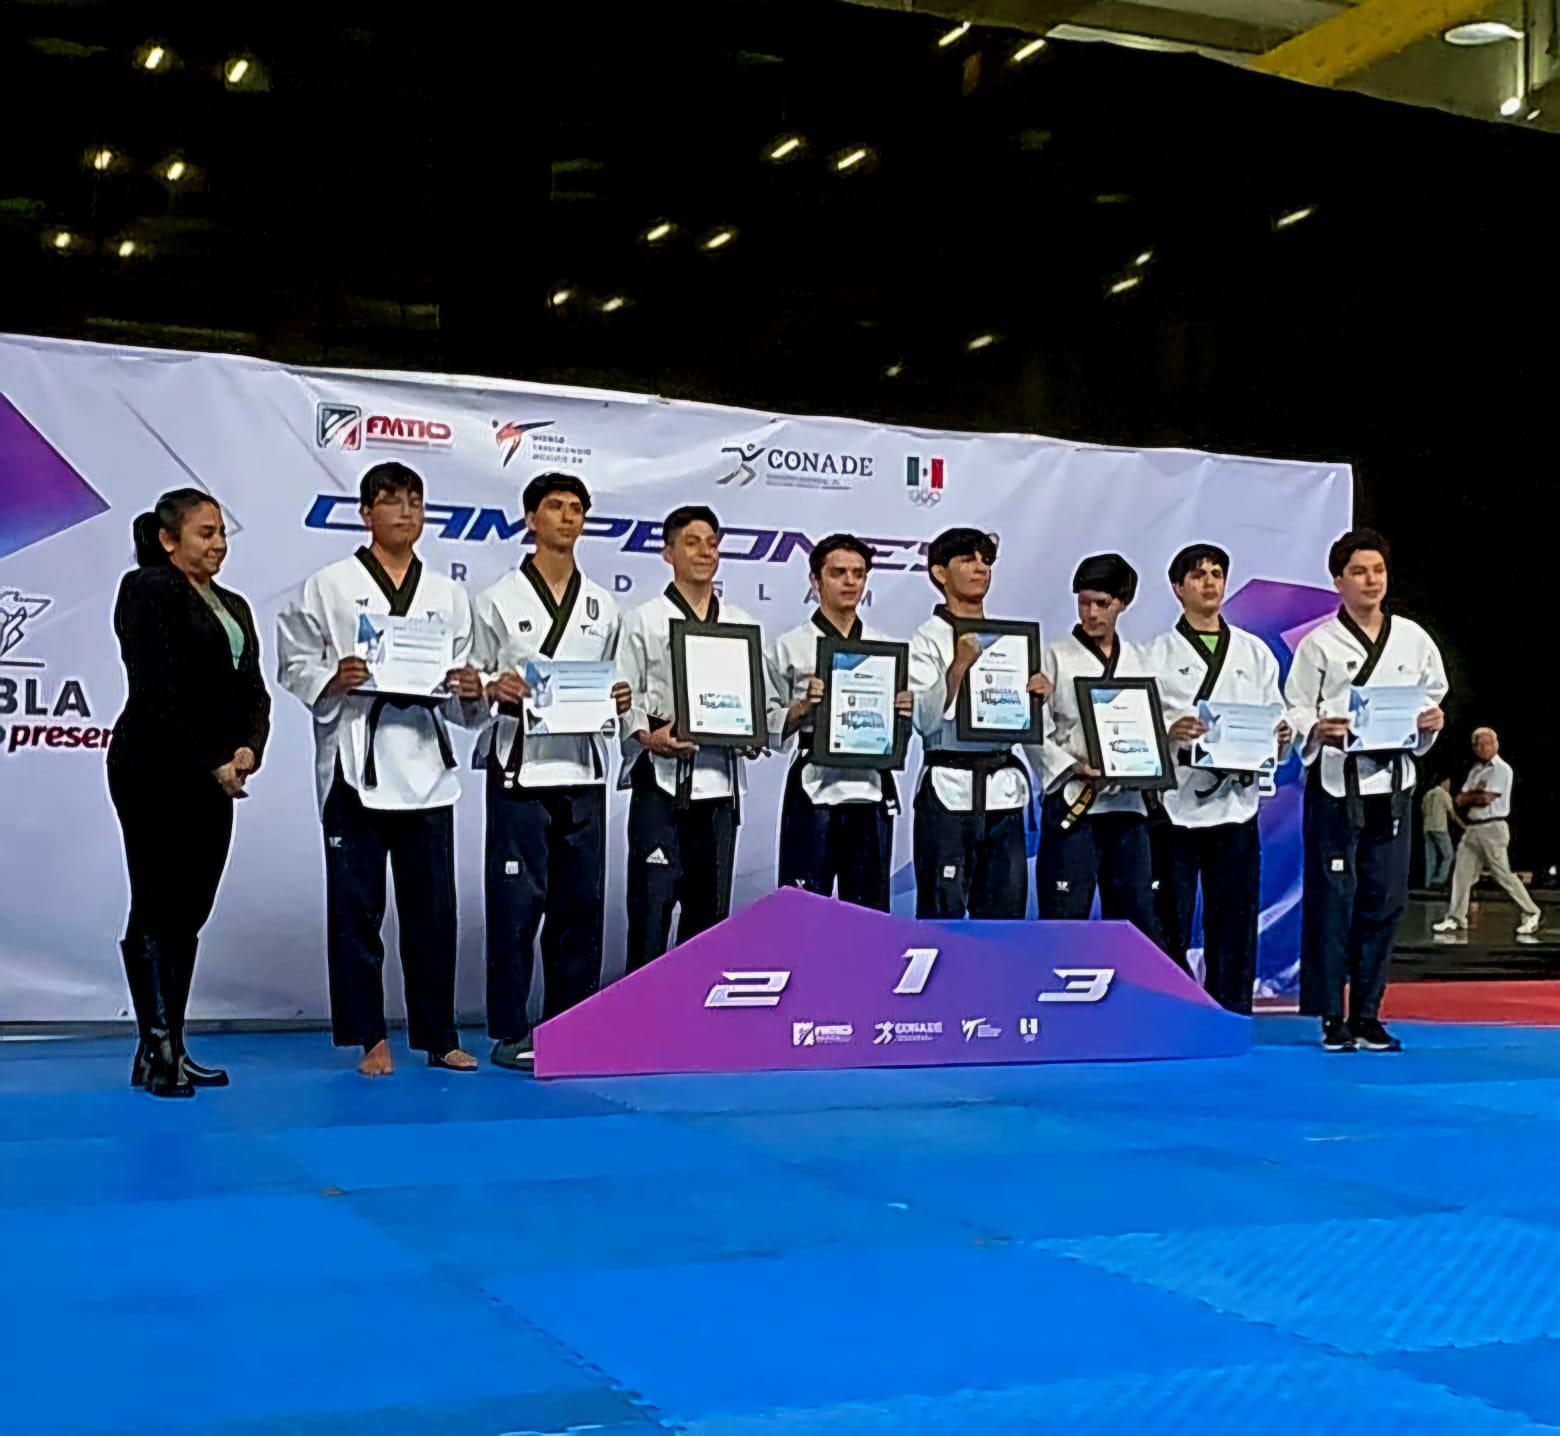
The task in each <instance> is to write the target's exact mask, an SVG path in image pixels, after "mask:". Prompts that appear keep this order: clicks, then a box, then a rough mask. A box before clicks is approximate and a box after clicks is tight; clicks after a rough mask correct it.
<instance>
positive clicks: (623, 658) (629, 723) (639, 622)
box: [617, 609, 650, 763]
mask: <svg viewBox="0 0 1560 1436" xmlns="http://www.w3.org/2000/svg"><path fill="white" fill-rule="evenodd" d="M617 666H618V677H619V678H621V679H622V680H623V682H624V683H626V684H628V687H629V691H630V693H631V694H632V696H631V697H630V699H629V707H628V712H626V713H625V714H624V715H623V717H622V721H621V724H620V727H619V742H620V746H621V749H622V753H623V759H624V761H625V762H626V763H632V762H633V761H634V760H635V759H637V758H638V757H639V755H640V754H641V753H642V752H643V751H644V750H643V749H642V748H641V747H640V746H639V743H638V741H637V740H636V739H635V737H634V734H636V733H639V732H648V731H649V729H650V698H649V686H648V685H649V673H650V655H649V653H648V651H647V650H646V648H645V634H644V620H643V619H642V618H641V617H640V616H639V610H638V609H635V610H634V612H633V613H631V614H629V615H628V617H627V618H625V619H624V620H623V626H622V630H621V635H620V637H619V640H618V652H617Z"/></svg>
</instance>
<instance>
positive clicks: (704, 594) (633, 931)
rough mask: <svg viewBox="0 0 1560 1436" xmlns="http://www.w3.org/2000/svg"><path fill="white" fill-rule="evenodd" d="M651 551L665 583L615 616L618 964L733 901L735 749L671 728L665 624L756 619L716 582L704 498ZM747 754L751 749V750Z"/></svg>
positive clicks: (738, 778)
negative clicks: (622, 953) (620, 791)
mask: <svg viewBox="0 0 1560 1436" xmlns="http://www.w3.org/2000/svg"><path fill="white" fill-rule="evenodd" d="M662 536H663V543H664V547H663V548H662V550H661V556H662V557H663V558H664V559H665V560H666V562H667V564H668V565H669V566H670V568H671V570H672V581H671V582H670V583H669V584H667V586H666V589H665V591H664V592H662V593H661V594H659V595H657V596H656V597H655V598H652V599H651V600H650V601H649V602H648V603H643V604H641V605H640V606H639V607H638V608H636V609H634V610H633V611H632V612H630V613H629V614H628V615H627V616H626V617H625V618H624V619H623V636H622V639H621V641H620V642H619V645H618V670H619V672H620V673H621V674H622V675H623V678H624V681H625V682H627V684H628V687H629V691H630V694H631V697H630V700H629V701H630V707H629V711H628V712H627V714H626V715H625V716H624V719H623V770H622V774H621V776H620V777H619V779H618V786H619V787H628V788H630V789H631V790H632V796H631V797H630V799H629V804H628V962H627V968H628V971H630V972H632V971H634V970H635V969H636V968H640V967H643V966H644V965H645V964H646V963H647V962H651V961H653V960H654V959H655V958H657V957H660V956H661V954H662V953H663V952H665V951H666V949H667V947H668V945H669V939H670V936H671V928H672V914H673V911H674V910H677V911H678V919H677V940H678V942H687V940H688V939H689V938H691V937H694V936H696V935H697V934H699V933H701V932H703V931H705V929H707V928H710V927H713V926H714V925H715V924H716V923H718V922H720V921H722V920H723V919H724V918H725V917H726V916H727V914H728V913H730V911H731V878H732V867H733V863H734V861H735V858H736V848H737V826H738V823H739V821H740V812H739V807H738V805H739V803H740V802H741V794H742V787H743V782H744V775H743V772H742V766H743V763H744V761H745V758H744V757H743V756H741V755H739V754H738V752H737V750H736V749H734V748H725V747H716V746H713V745H711V746H708V747H703V748H701V747H700V746H699V745H698V744H696V743H690V742H688V741H687V740H686V739H684V738H683V737H681V736H680V735H678V734H677V733H676V732H674V731H673V727H672V722H673V715H674V713H675V706H674V703H673V697H672V625H673V624H674V623H682V622H684V621H686V620H691V621H693V622H695V623H744V624H753V625H754V626H755V627H756V626H757V620H755V619H753V618H752V617H750V616H749V615H748V614H747V613H745V612H744V611H743V610H742V609H740V608H738V607H737V605H736V604H734V603H723V602H722V601H721V598H720V595H719V594H717V593H716V592H715V575H716V573H717V572H718V570H719V568H720V520H719V519H718V518H716V517H715V514H714V511H713V510H711V509H709V508H706V507H705V506H704V505H703V504H687V505H684V506H683V507H682V508H678V509H673V510H672V512H671V513H670V514H668V515H667V517H666V522H665V523H664V524H663V525H662ZM755 756H756V754H755Z"/></svg>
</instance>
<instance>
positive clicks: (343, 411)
mask: <svg viewBox="0 0 1560 1436" xmlns="http://www.w3.org/2000/svg"><path fill="white" fill-rule="evenodd" d="M314 442H315V443H316V444H317V445H318V446H319V447H320V448H322V449H340V450H342V451H344V452H348V453H355V452H356V451H357V450H359V449H361V448H363V447H364V446H365V445H367V446H369V447H380V446H383V447H387V448H408V447H410V448H423V449H426V448H449V447H450V446H451V445H452V444H454V442H455V431H454V430H453V429H452V428H451V427H450V426H449V425H448V424H447V423H445V422H444V420H443V419H424V418H419V417H417V416H416V415H411V414H370V415H368V416H367V417H366V418H365V417H364V415H363V411H362V410H361V409H360V408H358V407H357V405H355V404H320V405H319V406H318V407H317V408H316V409H315V420H314Z"/></svg>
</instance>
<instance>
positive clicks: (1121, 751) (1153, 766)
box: [1092, 688, 1163, 779]
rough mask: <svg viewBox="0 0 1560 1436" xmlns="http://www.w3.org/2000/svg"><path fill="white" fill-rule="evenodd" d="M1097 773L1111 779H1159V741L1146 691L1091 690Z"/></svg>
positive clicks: (1149, 699) (1149, 698)
mask: <svg viewBox="0 0 1560 1436" xmlns="http://www.w3.org/2000/svg"><path fill="white" fill-rule="evenodd" d="M1092 697H1093V701H1094V726H1095V730H1096V731H1097V732H1098V733H1099V738H1100V771H1101V773H1103V774H1104V776H1105V777H1106V778H1107V779H1110V778H1158V777H1162V776H1163V774H1162V772H1161V769H1160V763H1159V738H1158V734H1157V731H1156V729H1157V724H1156V723H1155V721H1154V702H1153V699H1152V698H1151V697H1150V696H1149V690H1148V689H1147V688H1096V689H1094V690H1093V694H1092Z"/></svg>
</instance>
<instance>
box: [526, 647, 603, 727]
mask: <svg viewBox="0 0 1560 1436" xmlns="http://www.w3.org/2000/svg"><path fill="white" fill-rule="evenodd" d="M521 677H522V678H524V679H525V683H526V687H527V688H529V689H530V690H531V691H530V692H529V693H528V694H526V696H525V699H524V702H523V708H524V712H525V731H526V732H527V733H534V734H537V735H538V736H542V735H547V734H553V733H601V732H603V731H606V732H610V731H612V730H613V729H614V728H615V727H616V725H617V704H616V703H614V702H613V701H612V682H613V667H612V665H611V664H610V663H577V662H568V661H565V660H562V659H552V658H533V659H531V660H530V661H529V662H528V663H527V664H526V665H525V672H524V673H523V674H521Z"/></svg>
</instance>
